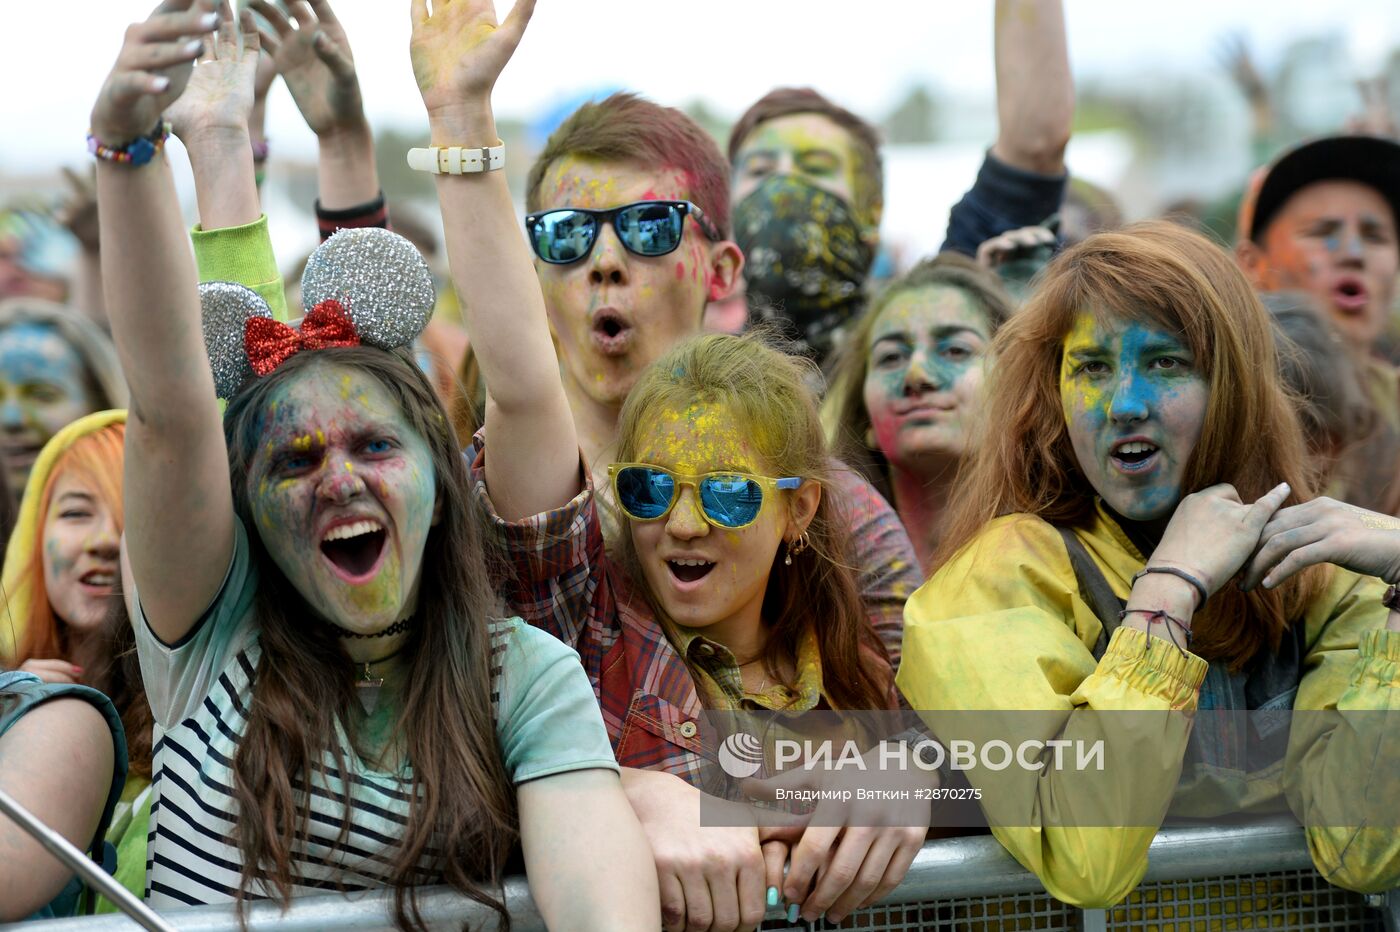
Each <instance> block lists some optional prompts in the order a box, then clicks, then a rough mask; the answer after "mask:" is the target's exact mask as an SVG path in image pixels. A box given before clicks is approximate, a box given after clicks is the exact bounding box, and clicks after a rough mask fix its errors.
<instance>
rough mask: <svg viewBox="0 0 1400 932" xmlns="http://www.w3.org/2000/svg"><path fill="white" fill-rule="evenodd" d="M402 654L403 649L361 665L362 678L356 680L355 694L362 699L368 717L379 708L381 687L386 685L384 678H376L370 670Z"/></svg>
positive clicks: (361, 703) (361, 702)
mask: <svg viewBox="0 0 1400 932" xmlns="http://www.w3.org/2000/svg"><path fill="white" fill-rule="evenodd" d="M401 653H403V648H402V647H400V648H399V649H398V650H396V651H394V652H393V653H392V654H389V655H387V656H385V657H380V658H379V659H378V660H366V661H364V662H363V663H361V664H359V667H360V676H359V678H358V679H357V680H355V692H356V694H357V695H358V696H359V697H360V705H361V706H363V707H364V710H365V714H366V715H373V714H374V710H375V709H376V708H378V706H379V689H380V687H381V686H383V685H384V677H382V676H374V675H373V674H371V673H370V670H369V668H370V667H371V666H372V665H374V664H379V663H383V662H384V661H386V660H392V659H394V658H395V657H397V656H398V655H399V654H401Z"/></svg>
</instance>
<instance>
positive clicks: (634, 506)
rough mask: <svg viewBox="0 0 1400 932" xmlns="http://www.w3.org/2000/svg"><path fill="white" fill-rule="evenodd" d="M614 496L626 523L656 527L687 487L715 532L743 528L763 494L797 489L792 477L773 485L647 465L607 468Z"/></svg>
mask: <svg viewBox="0 0 1400 932" xmlns="http://www.w3.org/2000/svg"><path fill="white" fill-rule="evenodd" d="M608 475H609V476H610V477H611V478H612V486H613V494H614V495H615V496H616V498H617V503H618V505H620V506H621V508H622V511H623V513H624V514H626V515H627V517H629V518H631V519H632V520H634V521H657V520H660V519H661V518H664V517H666V516H667V515H668V514H670V513H671V509H672V508H674V507H675V505H676V500H677V499H678V498H680V488H681V486H683V485H688V486H690V487H691V488H693V489H695V492H696V494H697V495H698V496H699V498H700V511H701V512H702V513H703V514H704V516H705V520H706V521H708V522H710V523H711V524H713V525H715V526H716V527H722V528H729V529H731V530H732V529H736V528H744V527H748V526H749V525H750V524H753V523H754V521H755V520H757V518H758V513H759V511H760V510H762V508H763V492H764V489H796V488H799V487H800V486H801V485H802V480H801V479H800V478H797V477H795V476H787V477H785V478H782V479H773V478H770V477H768V476H754V475H749V474H748V473H740V472H711V473H705V474H704V475H699V476H692V475H686V474H684V473H675V472H671V471H670V470H668V469H662V468H661V467H659V466H649V465H647V464H646V463H613V464H612V465H611V466H609V467H608Z"/></svg>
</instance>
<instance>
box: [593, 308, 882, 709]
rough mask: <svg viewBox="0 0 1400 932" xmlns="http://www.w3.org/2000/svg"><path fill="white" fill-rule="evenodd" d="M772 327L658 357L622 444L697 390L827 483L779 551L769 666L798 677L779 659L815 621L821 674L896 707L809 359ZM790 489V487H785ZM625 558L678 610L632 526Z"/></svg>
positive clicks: (800, 471)
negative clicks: (798, 549)
mask: <svg viewBox="0 0 1400 932" xmlns="http://www.w3.org/2000/svg"><path fill="white" fill-rule="evenodd" d="M770 339H771V337H768V336H767V335H754V334H750V335H748V336H745V337H735V336H730V335H728V334H707V335H703V336H697V337H692V338H691V339H688V340H686V341H684V342H682V343H680V344H679V345H677V346H676V347H675V348H674V349H672V350H671V351H670V352H668V353H667V354H666V355H665V356H662V357H661V358H660V359H658V360H657V361H656V362H655V363H653V364H652V365H651V366H650V367H649V368H648V369H647V370H646V372H645V373H643V375H642V377H641V378H640V379H639V380H638V381H637V384H636V386H635V387H634V388H633V389H632V391H631V392H630V393H629V394H628V395H627V401H626V402H625V403H624V404H623V406H622V413H621V416H620V418H619V422H618V440H617V456H618V459H619V460H620V461H622V462H635V461H636V458H637V455H638V448H639V446H640V442H641V439H642V437H643V435H644V433H645V432H646V430H647V427H648V425H649V424H650V423H652V422H653V420H654V417H655V412H656V411H658V410H660V409H662V408H668V407H684V406H686V405H689V404H692V403H694V402H697V401H699V402H703V403H705V404H715V405H723V406H724V407H725V409H726V410H728V411H729V412H730V413H731V414H732V415H733V416H734V417H735V418H736V419H737V420H738V421H739V423H740V424H741V425H742V426H743V427H744V428H745V433H746V435H747V436H748V437H749V438H750V439H751V440H752V441H753V444H754V446H755V448H757V449H758V451H759V454H760V455H761V456H762V458H763V462H762V464H761V465H762V467H763V468H766V469H767V470H768V475H772V476H802V477H803V478H805V479H809V480H814V481H816V482H818V483H820V484H821V487H822V492H823V494H822V497H821V501H820V502H819V503H818V504H817V511H816V515H815V516H814V517H813V518H812V522H811V524H809V525H808V526H807V535H808V537H809V539H810V542H811V547H810V549H809V550H807V551H806V552H805V553H801V554H798V555H797V556H795V557H794V558H793V561H792V566H787V565H784V564H782V563H781V562H780V561H781V557H782V554H783V550H784V548H782V547H779V548H778V549H777V550H775V551H774V553H773V564H772V567H771V568H770V570H769V574H768V588H767V591H766V592H765V593H764V597H763V618H764V620H765V621H766V622H767V623H768V625H769V627H770V634H769V638H768V644H767V646H766V647H765V649H764V666H765V668H766V671H767V673H768V674H769V676H770V677H771V678H773V679H774V680H775V682H779V683H781V684H782V685H784V686H787V687H789V688H791V687H793V686H794V685H795V684H794V683H791V682H786V681H785V680H784V678H783V676H782V675H781V673H782V670H783V669H784V667H785V664H783V663H781V661H782V660H784V659H786V660H788V661H795V660H796V658H797V648H798V645H799V643H800V641H801V638H802V635H803V633H804V632H805V631H806V630H807V629H808V627H812V628H814V629H815V633H816V636H817V646H818V650H819V651H820V653H821V663H822V683H823V687H824V689H825V692H826V694H827V696H828V698H829V700H830V701H831V704H832V705H833V706H834V707H835V708H838V709H888V708H891V707H892V705H893V696H894V694H893V691H892V686H893V680H894V672H893V670H892V669H891V666H890V661H889V655H888V654H887V653H886V652H885V649H884V646H883V645H882V644H881V643H880V640H879V638H877V637H876V636H875V631H874V629H873V628H871V627H870V622H869V620H868V619H867V618H866V615H865V608H864V605H863V604H862V602H861V598H860V590H859V588H858V587H857V584H856V578H855V574H854V572H853V571H852V568H851V561H852V559H853V551H854V548H853V547H852V541H851V533H850V522H849V520H848V519H847V517H846V515H845V513H844V510H843V509H842V508H841V507H840V503H839V502H838V501H837V499H836V496H835V495H833V494H831V493H832V485H831V478H830V470H831V468H832V462H831V458H830V456H829V455H828V454H827V450H826V442H825V440H824V438H823V436H822V429H821V420H820V419H819V418H818V416H817V403H816V398H815V397H814V396H813V394H812V391H811V389H809V388H808V387H807V382H806V379H807V378H809V377H811V376H813V375H814V374H815V368H814V367H813V366H812V365H811V364H810V363H808V362H807V361H806V360H803V359H799V358H797V357H795V356H794V355H791V354H788V353H785V352H782V351H781V350H779V349H775V348H773V347H772V346H769V345H767V342H768V341H769V340H770ZM778 494H783V493H781V492H780V493H778ZM619 550H620V556H621V560H622V563H623V565H624V566H625V567H626V569H627V570H628V573H629V575H630V576H631V578H632V579H633V580H634V581H635V582H636V583H637V585H638V588H639V589H640V590H641V591H642V592H643V593H645V595H646V598H647V601H648V603H649V604H650V606H651V607H652V609H653V611H654V612H655V614H656V617H657V618H659V619H662V623H663V625H665V626H668V633H670V632H669V625H670V621H669V619H667V618H666V616H665V613H664V612H663V611H662V609H661V606H660V603H659V602H658V601H657V599H656V598H655V596H653V595H652V594H651V592H650V591H649V589H648V587H647V584H646V576H645V575H644V574H643V573H642V570H641V562H640V560H639V559H638V556H637V551H636V546H635V544H634V542H633V540H632V535H631V534H630V533H627V534H622V535H621V540H620V542H619Z"/></svg>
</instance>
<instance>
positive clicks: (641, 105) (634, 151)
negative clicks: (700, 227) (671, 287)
mask: <svg viewBox="0 0 1400 932" xmlns="http://www.w3.org/2000/svg"><path fill="white" fill-rule="evenodd" d="M569 156H575V157H578V158H586V159H598V160H599V161H604V162H631V163H633V164H635V165H641V166H644V167H646V168H653V169H655V168H671V169H675V170H676V171H679V172H680V173H681V174H682V175H684V176H685V179H686V193H687V194H689V195H690V199H691V200H692V201H694V202H695V205H696V206H697V207H699V208H700V209H701V210H703V211H704V212H705V215H706V216H707V217H709V218H710V220H711V221H712V222H713V223H714V225H715V227H716V228H717V229H718V230H719V232H720V234H721V235H723V236H726V237H727V236H729V165H728V163H726V162H725V160H724V156H723V155H721V154H720V151H719V145H718V144H717V143H716V142H715V140H714V138H713V137H711V136H710V134H709V133H707V132H705V130H704V129H702V128H701V127H700V124H699V123H696V122H695V121H694V120H692V119H691V118H690V117H688V116H686V115H685V114H684V113H682V112H681V111H679V110H677V109H675V108H674V107H663V106H661V105H660V104H655V103H652V102H651V101H649V100H645V99H643V98H641V97H638V96H637V95H636V94H624V93H619V94H613V95H612V96H611V97H609V98H608V99H606V100H602V101H597V102H595V103H586V104H584V105H583V106H582V107H579V108H578V109H577V110H575V111H574V112H573V113H572V114H571V115H570V116H569V118H568V119H567V120H565V121H564V122H563V123H562V124H561V125H560V127H559V128H558V129H556V130H555V131H554V133H553V134H552V135H551V136H550V137H549V140H548V141H547V142H546V143H545V144H544V150H543V151H542V152H540V154H539V156H538V157H537V158H536V159H535V164H534V165H532V166H530V178H529V181H528V182H527V185H526V188H525V208H526V210H529V211H531V212H534V211H537V210H539V209H540V208H541V207H543V206H544V205H543V204H542V203H541V202H540V184H541V183H542V182H543V181H544V176H545V172H547V171H549V167H550V166H551V165H553V164H554V163H555V162H557V161H559V160H560V159H562V158H567V157H569Z"/></svg>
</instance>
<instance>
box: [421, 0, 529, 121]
mask: <svg viewBox="0 0 1400 932" xmlns="http://www.w3.org/2000/svg"><path fill="white" fill-rule="evenodd" d="M534 11H535V0H517V2H516V4H515V7H514V9H512V10H511V11H510V15H509V16H507V17H506V19H505V22H498V21H497V19H496V5H495V4H494V3H493V2H492V0H438V2H437V3H435V4H434V5H433V12H432V14H431V15H430V14H429V13H428V0H413V38H412V39H411V40H410V41H409V54H410V57H411V58H412V60H413V76H414V77H415V78H417V79H418V90H419V91H420V92H421V93H422V95H423V105H424V106H425V107H426V108H427V110H428V117H429V119H430V120H431V119H432V118H433V117H434V116H436V115H439V114H442V113H448V112H451V111H452V110H454V109H456V108H461V107H466V108H470V109H476V108H480V107H482V106H485V105H487V104H488V103H489V101H490V98H491V89H492V88H493V87H495V86H496V79H497V78H499V77H500V75H501V70H502V69H503V68H505V66H506V62H508V61H510V57H511V55H512V54H514V53H515V48H516V46H518V45H519V44H520V38H521V36H523V35H524V34H525V26H526V24H527V23H529V22H530V16H531V14H533V13H534Z"/></svg>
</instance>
